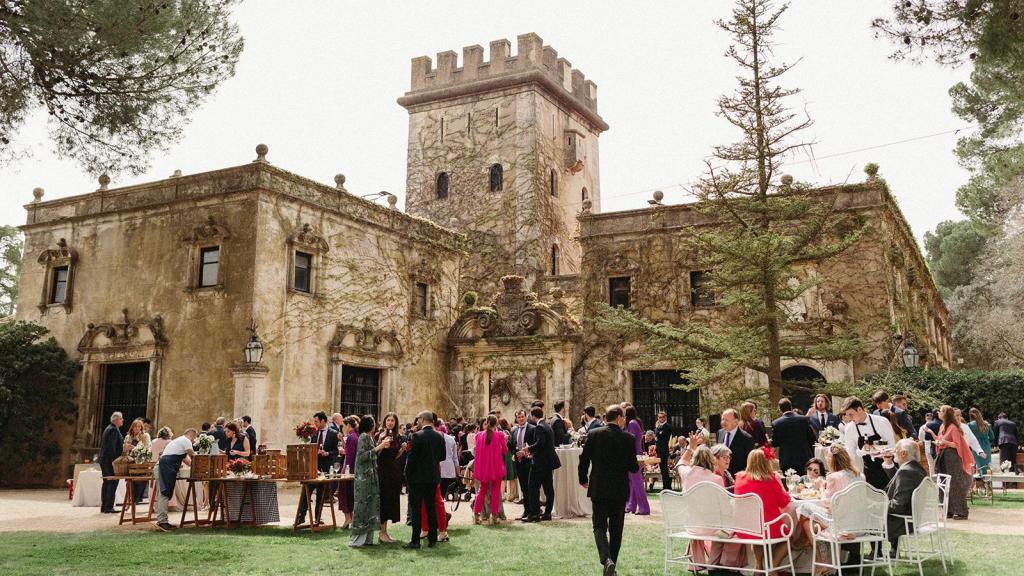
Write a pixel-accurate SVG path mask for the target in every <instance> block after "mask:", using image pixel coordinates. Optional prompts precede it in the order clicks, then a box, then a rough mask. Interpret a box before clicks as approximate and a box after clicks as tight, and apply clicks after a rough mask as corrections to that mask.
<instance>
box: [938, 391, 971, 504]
mask: <svg viewBox="0 0 1024 576" xmlns="http://www.w3.org/2000/svg"><path fill="white" fill-rule="evenodd" d="M939 420H940V421H941V422H942V426H941V427H940V428H939V435H938V436H937V437H936V438H935V472H936V474H949V475H950V482H949V494H948V495H947V498H949V504H948V506H949V507H948V512H947V515H948V516H949V517H950V518H953V519H954V520H967V512H968V508H967V496H968V494H970V491H971V483H972V482H973V480H974V476H973V474H971V467H972V466H974V457H973V455H972V454H971V449H970V447H969V446H967V439H966V438H964V433H963V430H961V429H960V423H959V422H958V421H957V418H956V412H954V411H953V408H952V407H951V406H943V407H942V408H939Z"/></svg>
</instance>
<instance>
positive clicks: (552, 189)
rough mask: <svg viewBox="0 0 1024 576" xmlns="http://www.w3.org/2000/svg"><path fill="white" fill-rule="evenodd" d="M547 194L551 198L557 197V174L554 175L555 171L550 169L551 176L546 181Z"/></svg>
mask: <svg viewBox="0 0 1024 576" xmlns="http://www.w3.org/2000/svg"><path fill="white" fill-rule="evenodd" d="M548 192H549V193H550V194H551V195H552V196H558V174H556V173H555V169H554V168H552V169H551V175H550V176H549V180H548Z"/></svg>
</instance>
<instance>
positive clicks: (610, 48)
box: [0, 0, 968, 239]
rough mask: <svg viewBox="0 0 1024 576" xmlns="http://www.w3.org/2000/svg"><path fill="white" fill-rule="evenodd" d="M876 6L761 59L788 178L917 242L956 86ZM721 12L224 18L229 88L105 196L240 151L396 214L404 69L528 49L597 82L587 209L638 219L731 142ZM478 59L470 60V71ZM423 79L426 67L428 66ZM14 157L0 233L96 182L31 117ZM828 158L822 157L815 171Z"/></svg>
mask: <svg viewBox="0 0 1024 576" xmlns="http://www.w3.org/2000/svg"><path fill="white" fill-rule="evenodd" d="M890 4H891V2H890V1H889V0H847V1H837V0H835V1H810V0H796V1H795V2H793V5H792V6H791V8H790V11H789V13H788V14H787V15H786V16H784V17H783V20H782V25H783V29H782V30H781V31H780V32H779V33H778V35H777V37H776V40H777V42H778V43H779V47H778V50H777V53H778V54H779V55H780V56H781V57H782V58H784V59H786V60H787V61H792V60H795V59H796V58H800V57H802V58H803V60H802V62H801V63H800V64H799V65H798V66H797V67H796V68H795V69H794V70H793V71H792V72H791V73H790V74H788V75H787V76H788V77H787V78H785V82H784V84H785V85H786V86H789V87H800V88H802V89H803V93H802V94H800V95H798V96H795V97H794V98H792V102H791V106H792V107H794V108H797V109H806V110H807V112H808V113H809V114H810V115H811V117H812V118H813V119H814V121H815V125H814V126H813V127H812V128H811V129H810V130H809V131H808V132H807V133H806V138H807V139H808V140H812V141H815V142H816V144H815V146H814V150H813V154H814V156H815V157H816V158H817V160H816V161H814V162H810V161H809V158H808V157H807V156H806V155H805V156H802V157H800V158H796V159H794V164H793V165H792V166H791V168H790V169H789V170H788V171H789V172H790V173H791V174H793V175H794V176H795V177H796V178H797V179H800V180H804V181H808V182H811V183H813V184H819V185H820V184H829V183H836V182H844V181H847V180H849V181H850V182H856V181H860V180H862V179H863V177H864V174H863V172H862V171H861V169H862V167H863V166H864V164H865V163H867V162H872V161H873V162H877V163H879V164H880V165H881V170H880V175H881V176H883V177H884V178H885V179H886V180H887V181H888V182H889V185H890V187H891V189H892V191H893V193H894V194H895V196H896V198H897V199H898V201H899V203H900V206H901V208H902V210H903V212H904V214H905V215H906V216H907V218H908V219H909V220H910V225H911V227H912V228H913V230H914V233H915V235H916V236H917V237H918V238H919V239H920V237H921V236H922V235H923V234H924V232H925V231H926V230H929V229H932V228H934V227H935V225H936V224H937V223H938V222H940V221H942V220H946V219H951V218H959V217H960V215H959V214H958V212H957V210H956V208H955V207H954V205H953V201H954V198H955V192H956V189H957V187H958V186H960V185H961V184H962V183H963V182H965V181H966V179H967V173H966V172H965V171H964V170H962V169H961V168H959V166H958V165H957V162H956V157H955V156H954V155H953V152H952V150H953V147H954V145H955V143H956V138H957V137H956V136H955V135H953V134H952V133H946V134H942V135H938V136H933V137H927V138H921V139H918V140H915V141H912V142H907V143H902V144H894V145H890V146H884V147H880V148H875V149H872V150H867V151H860V152H852V151H856V150H861V149H864V148H870V147H877V146H881V145H886V144H890V143H893V142H897V141H902V140H908V139H914V138H919V137H924V136H930V135H933V134H936V133H941V132H947V131H951V130H955V129H958V128H965V127H967V124H966V123H964V122H963V121H961V120H959V119H958V118H956V117H955V116H954V115H953V114H952V113H951V112H950V100H949V96H948V90H949V87H950V86H951V85H953V83H954V82H956V81H957V80H959V79H962V78H965V77H966V75H967V72H968V71H967V70H965V69H961V70H949V69H943V68H939V67H937V66H935V65H932V64H926V65H922V66H913V65H911V64H906V63H895V62H892V61H890V60H889V59H888V58H887V56H888V54H889V52H890V51H891V50H890V45H889V44H888V43H887V42H885V41H882V40H876V39H875V38H874V37H873V34H872V30H871V28H870V26H869V23H870V21H871V19H872V18H873V17H875V16H884V15H888V11H889V6H890ZM731 6H732V3H731V2H728V1H726V0H707V1H699V2H698V1H695V0H687V1H672V2H643V3H636V4H633V3H623V2H598V1H595V0H591V1H586V2H575V1H574V2H567V1H560V2H557V3H556V2H551V1H550V0H549V1H546V2H538V1H519V2H514V3H507V2H504V3H496V2H494V3H491V2H475V3H466V2H454V1H438V0H432V1H431V2H415V3H413V2H403V3H399V2H392V1H380V2H360V3H352V2H336V1H331V2H328V1H323V2H313V1H304V2H299V1H294V0H292V1H289V2H269V1H266V0H262V1H261V0H249V1H248V2H246V3H244V4H242V5H241V6H240V7H239V8H238V10H237V13H236V16H237V19H238V22H239V25H240V27H241V30H242V33H243V35H244V36H245V42H246V47H245V51H244V52H243V53H242V57H241V61H240V63H239V65H238V70H237V74H236V76H235V77H233V78H231V79H229V80H228V81H227V82H225V83H224V84H223V85H222V86H221V88H220V89H219V90H218V91H217V92H215V93H214V95H213V96H212V97H211V98H210V99H209V100H208V101H207V102H206V104H205V105H204V106H203V107H201V108H200V109H198V110H197V111H196V112H195V113H194V114H193V116H192V119H191V123H190V124H189V126H188V128H187V129H186V132H185V138H184V139H183V140H182V141H181V142H180V143H179V144H177V145H176V146H174V147H173V148H172V149H171V150H170V151H169V152H168V153H166V154H163V155H160V156H159V157H155V158H153V160H152V168H151V169H150V171H149V172H148V173H147V174H146V175H144V176H142V177H127V176H121V177H117V178H115V179H114V181H113V183H112V184H111V186H112V187H116V186H123V185H127V184H134V183H140V182H147V181H151V180H156V179H160V178H164V177H166V176H168V175H170V174H171V173H172V172H174V170H176V169H181V170H182V171H183V173H185V174H190V173H195V172H202V171H206V170H213V169H217V168H223V167H228V166H235V165H239V164H244V163H247V162H249V161H251V160H252V159H253V158H255V152H254V148H255V146H256V144H258V143H261V142H262V143H266V144H267V145H268V146H269V147H270V153H269V155H268V160H269V161H270V162H271V163H272V164H275V165H277V166H280V167H282V168H284V169H286V170H289V171H292V172H295V173H298V174H300V175H302V176H305V177H308V178H312V179H314V180H318V181H321V182H324V183H327V184H332V183H333V178H334V175H335V174H336V173H339V172H341V173H344V174H345V175H346V176H347V179H348V181H347V184H346V187H347V188H348V190H349V191H350V192H353V193H355V194H368V193H372V192H376V191H379V190H387V191H389V192H392V193H394V194H397V195H398V196H399V206H400V207H401V206H404V192H405V153H406V150H405V145H406V141H407V130H408V127H407V126H408V120H407V118H408V115H407V113H406V111H405V110H404V109H402V108H401V107H400V106H398V104H396V103H395V99H396V98H398V97H399V96H401V95H402V94H403V93H404V92H405V91H406V90H408V88H409V86H408V83H409V66H410V64H409V61H410V59H411V58H413V57H415V56H419V55H430V56H431V57H434V55H435V54H436V53H437V52H442V51H445V50H455V51H456V52H458V53H459V65H460V66H461V54H462V47H463V46H468V45H472V44H480V45H481V46H483V47H484V48H485V50H486V48H487V46H488V43H489V42H490V41H491V40H496V39H499V38H508V39H509V40H511V41H512V47H513V51H514V50H515V37H516V35H518V34H522V33H526V32H536V33H537V34H539V35H540V36H541V37H542V38H543V39H544V41H545V44H548V45H551V46H552V47H554V48H555V49H556V50H557V51H558V54H559V56H562V57H565V58H566V59H568V60H569V61H570V62H571V63H572V64H573V66H574V67H575V68H578V69H580V70H582V71H583V72H584V74H586V77H587V78H588V79H590V80H593V81H594V82H595V83H597V87H598V111H599V113H600V114H601V116H602V117H603V118H604V119H605V121H606V122H608V124H609V125H610V126H611V129H610V130H609V131H608V132H606V133H604V134H603V135H602V136H601V141H600V159H601V164H602V165H601V194H602V209H603V210H604V211H606V212H608V211H614V210H623V209H630V208H638V207H642V206H646V205H647V202H646V201H647V199H648V198H650V195H651V191H652V190H654V189H662V190H664V192H665V201H666V203H680V202H683V201H684V200H685V199H684V196H683V193H682V191H681V189H680V188H679V186H678V185H679V184H685V183H688V182H691V181H693V180H694V179H696V178H697V177H699V176H700V174H701V172H702V169H703V160H704V159H705V158H706V157H707V156H708V155H709V154H710V153H711V149H712V146H713V145H714V144H721V143H728V142H731V141H733V140H735V139H736V138H737V136H738V134H737V132H736V131H735V129H732V128H731V127H730V126H729V125H727V123H726V122H725V121H724V120H722V119H720V118H718V117H716V116H715V115H714V111H715V99H716V97H717V96H718V95H719V94H721V93H723V92H731V91H732V90H733V88H734V86H735V80H734V78H733V76H734V72H735V70H734V68H732V67H731V66H730V63H729V61H727V60H726V59H725V58H724V57H723V56H722V53H723V51H724V50H725V49H726V47H727V46H728V38H727V36H726V35H725V33H724V32H722V31H720V30H719V29H718V28H717V27H715V26H714V24H713V23H712V21H713V20H714V19H715V18H724V17H727V16H728V14H729V11H730V9H731ZM487 57H488V56H487V54H486V52H485V58H487ZM435 63H436V59H435ZM19 143H20V144H29V145H31V146H32V149H33V151H32V156H31V157H30V158H27V159H23V160H20V161H18V162H17V163H16V164H14V165H10V166H5V167H2V168H0V223H3V224H22V223H24V221H25V212H24V209H23V208H22V205H23V204H27V203H28V202H29V201H31V199H32V189H33V188H35V187H36V186H42V187H43V188H45V189H46V195H45V199H47V200H52V199H55V198H60V197H63V196H69V195H73V194H82V193H86V192H90V191H93V190H95V189H96V188H97V186H98V184H97V183H96V178H97V176H98V174H86V173H84V172H83V171H82V170H81V169H80V168H79V167H78V166H77V165H76V164H74V163H72V162H70V161H66V160H59V159H57V158H56V157H55V156H54V155H53V154H52V153H51V145H50V143H49V141H48V139H47V137H46V133H45V118H43V117H42V116H41V115H39V116H36V117H34V118H33V119H32V121H31V122H30V123H29V125H27V126H26V127H25V129H24V130H22V132H21V134H20V136H19ZM833 155H835V156H833Z"/></svg>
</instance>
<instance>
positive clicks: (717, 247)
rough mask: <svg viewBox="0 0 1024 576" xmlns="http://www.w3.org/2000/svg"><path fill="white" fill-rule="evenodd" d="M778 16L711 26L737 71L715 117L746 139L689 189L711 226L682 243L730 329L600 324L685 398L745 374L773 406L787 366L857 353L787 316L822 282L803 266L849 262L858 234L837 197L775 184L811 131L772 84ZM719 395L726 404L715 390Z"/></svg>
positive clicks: (633, 319) (747, 5)
mask: <svg viewBox="0 0 1024 576" xmlns="http://www.w3.org/2000/svg"><path fill="white" fill-rule="evenodd" d="M785 11H786V6H785V5H783V6H781V7H779V8H775V7H774V6H773V4H772V2H770V1H768V0H738V1H737V2H736V7H735V8H734V10H733V13H732V18H731V19H729V20H723V21H718V22H716V24H717V25H718V26H719V27H720V28H722V29H723V30H725V31H726V32H728V34H729V35H730V36H731V38H732V41H733V44H732V46H730V47H729V49H728V50H727V52H726V56H727V57H728V58H730V59H731V60H732V61H733V62H735V63H736V65H738V67H739V68H740V70H741V74H740V75H739V76H738V77H737V79H738V81H739V86H738V88H737V89H736V91H735V92H734V93H733V94H731V95H726V96H722V97H721V98H719V100H718V115H719V116H721V117H723V118H725V119H726V120H727V121H728V122H729V123H730V124H732V125H733V126H735V127H736V128H738V129H739V130H740V131H741V132H742V137H741V138H740V140H739V141H737V142H735V143H733V144H728V145H723V146H717V147H715V149H714V154H713V158H712V159H711V160H709V161H708V162H707V171H706V174H705V176H704V177H703V178H702V179H701V180H700V182H699V183H698V184H697V185H696V187H695V189H694V192H695V194H696V195H697V197H698V198H699V199H700V200H701V202H700V203H699V204H697V205H695V209H696V210H698V211H700V212H701V213H703V214H704V215H706V216H707V218H708V220H709V221H710V222H713V223H714V225H711V226H705V227H690V228H688V229H687V231H686V234H687V236H688V237H689V240H690V241H692V242H693V244H694V247H695V248H696V252H697V253H698V254H699V255H700V260H701V264H702V266H704V267H705V269H706V270H708V271H710V276H711V288H712V289H713V290H714V292H715V295H716V301H717V304H718V305H719V306H720V307H721V309H720V312H721V316H723V317H727V320H726V321H723V322H711V323H699V322H688V323H686V324H684V325H680V326H671V325H667V324H663V323H653V322H650V321H648V320H646V319H644V318H641V317H639V316H637V315H636V314H634V313H632V312H630V311H628V310H624V309H621V308H616V309H611V308H607V307H606V308H604V309H603V311H602V312H601V314H600V318H599V323H600V324H601V325H602V326H603V327H606V328H611V329H613V330H616V331H619V332H622V333H625V334H626V335H627V336H630V337H633V338H640V339H643V340H644V341H645V345H646V347H647V349H648V350H650V351H652V353H654V354H656V355H658V356H660V357H662V358H670V359H672V360H673V361H674V362H675V363H676V364H677V365H678V366H679V368H680V370H685V371H686V372H687V377H688V379H689V380H690V382H691V384H690V386H691V387H706V386H711V385H714V384H719V385H733V386H735V383H736V382H742V381H743V380H744V378H743V376H744V372H745V370H753V371H755V372H759V373H761V374H764V375H765V376H766V377H767V380H768V383H769V387H768V392H769V398H770V400H771V401H772V402H773V403H774V402H777V401H778V399H779V398H780V397H781V396H782V390H783V383H782V373H781V362H782V359H783V358H786V357H791V358H802V359H816V360H832V359H840V358H849V357H851V356H853V355H855V354H856V353H857V352H858V351H859V350H860V344H859V342H858V340H857V339H856V338H855V337H854V336H852V335H849V334H832V335H825V334H827V332H828V331H822V330H819V328H820V326H818V325H817V324H815V322H814V321H813V319H803V318H794V314H793V307H792V305H791V303H792V302H793V301H795V300H796V299H798V298H799V297H801V295H802V294H803V293H804V292H805V291H807V290H809V289H812V288H814V287H815V286H817V285H818V284H820V283H821V282H822V281H823V280H824V279H823V278H821V277H820V276H817V275H815V274H814V273H809V269H808V268H807V264H808V263H811V262H821V261H823V260H826V259H829V258H832V257H834V256H836V255H838V254H839V253H841V252H842V251H844V250H845V249H846V248H848V247H849V246H850V245H852V244H853V243H854V242H855V241H856V240H857V239H858V238H859V237H860V236H861V233H862V226H860V225H859V224H857V223H855V222H854V221H853V220H852V219H851V218H850V217H849V216H847V215H844V214H841V213H839V212H837V211H836V210H835V209H834V201H835V196H834V192H832V193H825V192H822V191H813V190H811V189H809V188H808V187H807V186H805V185H802V184H798V183H794V182H793V181H792V178H788V177H785V176H781V175H780V173H779V171H780V169H781V165H782V163H783V161H784V160H785V159H786V158H787V157H789V156H790V155H791V154H792V153H793V152H794V151H796V150H797V149H799V148H800V147H801V146H805V145H806V143H805V142H802V141H800V140H797V139H796V138H795V135H796V134H797V133H798V132H799V131H801V130H803V129H805V128H807V127H808V126H810V125H811V120H810V118H808V117H797V115H796V114H794V113H792V112H790V111H789V110H788V109H787V108H786V106H785V100H786V98H788V97H790V96H793V95H795V94H797V93H799V90H797V89H791V88H783V87H782V86H780V85H779V84H778V81H779V79H780V78H781V77H782V76H783V75H784V74H785V73H786V72H787V71H789V70H790V69H791V68H792V66H793V65H792V64H786V63H775V62H773V52H772V48H773V43H772V36H773V34H774V32H775V30H776V29H777V27H778V21H779V18H780V17H781V16H782V15H783V14H784V13H785ZM741 388H742V386H741ZM733 392H734V395H738V397H742V396H743V395H744V394H751V393H753V391H751V390H744V389H741V390H734V391H733ZM717 393H718V395H719V396H721V397H724V396H728V394H729V393H728V392H727V390H726V389H722V388H720V389H719V390H718V391H717Z"/></svg>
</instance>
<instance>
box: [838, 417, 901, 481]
mask: <svg viewBox="0 0 1024 576" xmlns="http://www.w3.org/2000/svg"><path fill="white" fill-rule="evenodd" d="M843 412H845V413H846V415H847V417H849V418H850V422H849V424H847V425H846V428H845V429H844V430H843V444H844V445H845V446H846V450H847V451H848V452H849V453H850V461H851V462H853V463H854V465H856V464H857V463H858V462H862V465H861V469H862V471H863V472H864V479H865V480H867V483H868V484H870V485H871V486H873V487H875V488H878V489H879V490H882V491H885V489H886V487H887V486H888V485H889V475H888V474H886V473H885V470H883V469H882V456H884V455H885V454H887V453H892V451H893V449H895V448H896V435H895V434H893V431H892V425H891V424H889V420H888V419H886V418H884V417H882V416H875V415H874V414H868V412H867V411H866V410H864V404H862V403H861V401H860V400H859V399H857V398H854V397H851V398H847V399H846V402H844V403H843ZM858 457H859V458H858Z"/></svg>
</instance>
